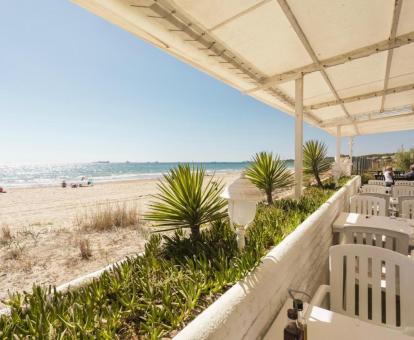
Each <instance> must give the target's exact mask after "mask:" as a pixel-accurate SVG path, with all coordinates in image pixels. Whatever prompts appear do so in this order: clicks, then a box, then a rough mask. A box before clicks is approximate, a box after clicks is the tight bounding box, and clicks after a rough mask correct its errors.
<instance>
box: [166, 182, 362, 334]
mask: <svg viewBox="0 0 414 340" xmlns="http://www.w3.org/2000/svg"><path fill="white" fill-rule="evenodd" d="M360 183H361V178H360V177H359V176H357V177H355V178H353V179H352V180H350V181H349V182H348V183H347V185H346V186H344V187H343V188H341V189H340V190H339V191H338V192H336V193H335V194H334V195H333V196H332V197H331V198H330V199H329V200H328V201H327V202H326V203H324V204H323V205H322V206H321V207H320V208H319V209H318V210H317V211H315V212H314V213H313V214H312V215H311V216H309V217H308V218H307V219H306V220H305V221H304V222H303V223H302V224H301V225H300V226H298V227H297V228H296V230H295V231H293V232H292V233H291V234H290V235H289V236H287V237H286V238H285V239H284V240H283V241H282V242H281V243H280V244H279V245H277V246H276V247H274V248H273V249H272V250H271V251H270V252H269V253H268V254H267V255H266V256H265V257H264V259H263V261H262V264H260V266H259V267H258V268H256V270H255V271H254V272H253V273H252V274H250V275H249V276H247V277H246V278H245V279H243V280H241V281H239V282H238V283H237V284H236V285H234V286H233V287H232V288H231V289H229V290H228V291H227V292H226V293H225V294H223V295H222V296H221V297H220V298H219V299H218V300H217V301H215V302H214V303H213V304H212V305H211V306H210V307H208V308H207V309H206V310H205V311H204V312H203V313H201V314H200V315H199V316H198V317H197V318H196V319H194V320H193V321H192V322H191V323H190V324H189V325H188V326H187V327H185V328H184V329H183V330H182V331H181V332H180V333H179V334H178V335H177V336H176V337H175V338H174V339H175V340H201V339H209V340H211V339H214V340H215V339H217V340H223V339H226V340H233V339H234V340H239V339H246V340H251V339H261V338H262V337H263V336H264V335H265V334H266V332H267V330H268V328H269V327H270V325H271V324H272V322H273V320H274V319H275V318H276V316H277V314H278V313H279V310H280V309H281V307H282V306H283V304H284V302H285V301H286V298H287V295H288V293H287V289H288V288H289V287H290V288H294V289H299V290H304V291H306V292H308V293H309V294H311V295H313V294H314V292H315V291H316V289H317V288H318V287H319V285H320V284H323V283H327V280H328V276H329V275H328V274H329V273H328V250H329V247H330V246H331V244H332V222H333V221H334V220H335V218H336V217H337V216H338V214H339V213H340V212H341V211H344V210H346V209H348V205H349V198H350V196H352V195H354V194H355V193H357V192H358V188H359V186H360Z"/></svg>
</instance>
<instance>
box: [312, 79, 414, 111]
mask: <svg viewBox="0 0 414 340" xmlns="http://www.w3.org/2000/svg"><path fill="white" fill-rule="evenodd" d="M411 90H414V84H408V85H403V86H397V87H393V88H390V89H387V90H380V91H374V92H368V93H361V94H358V95H355V96H352V97H346V98H342V99H340V100H330V101H327V102H323V103H317V104H313V105H309V106H305V110H318V109H322V108H324V107H329V106H336V105H340V104H344V103H352V102H357V101H359V100H365V99H369V98H374V97H380V96H383V95H384V94H394V93H400V92H405V91H411Z"/></svg>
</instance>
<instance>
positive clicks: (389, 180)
mask: <svg viewBox="0 0 414 340" xmlns="http://www.w3.org/2000/svg"><path fill="white" fill-rule="evenodd" d="M384 181H385V186H386V187H390V186H392V185H393V184H394V173H393V171H392V167H391V166H387V167H386V168H385V171H384Z"/></svg>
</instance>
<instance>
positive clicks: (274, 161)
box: [245, 152, 293, 204]
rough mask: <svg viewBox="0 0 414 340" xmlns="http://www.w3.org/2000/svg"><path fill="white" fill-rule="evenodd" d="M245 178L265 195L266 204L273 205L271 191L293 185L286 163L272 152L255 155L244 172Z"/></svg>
mask: <svg viewBox="0 0 414 340" xmlns="http://www.w3.org/2000/svg"><path fill="white" fill-rule="evenodd" d="M245 175H246V178H248V179H250V180H251V182H252V183H253V184H254V185H256V186H257V187H258V188H259V189H261V190H263V191H264V192H265V193H266V197H267V203H268V204H272V203H273V197H272V194H273V191H274V190H275V189H280V188H286V187H288V186H290V185H292V184H293V176H292V173H291V172H290V171H289V169H288V168H287V165H286V162H284V161H282V160H281V159H280V157H279V156H278V155H275V156H274V155H273V153H272V152H260V153H256V154H255V155H254V157H253V160H252V162H251V163H250V165H249V166H248V167H247V169H246V170H245Z"/></svg>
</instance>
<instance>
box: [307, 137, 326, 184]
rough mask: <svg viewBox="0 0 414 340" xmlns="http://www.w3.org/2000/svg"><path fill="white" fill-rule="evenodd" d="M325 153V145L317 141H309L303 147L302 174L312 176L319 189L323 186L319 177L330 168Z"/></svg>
mask: <svg viewBox="0 0 414 340" xmlns="http://www.w3.org/2000/svg"><path fill="white" fill-rule="evenodd" d="M326 152H327V148H326V145H325V143H323V142H321V141H318V140H309V141H307V142H306V143H305V145H304V146H303V172H304V173H305V174H306V175H312V176H314V177H315V180H316V182H317V183H318V186H319V187H322V186H323V184H322V181H321V175H322V174H324V173H326V172H327V171H329V170H330V168H331V163H330V162H329V160H328V159H327V158H326Z"/></svg>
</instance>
